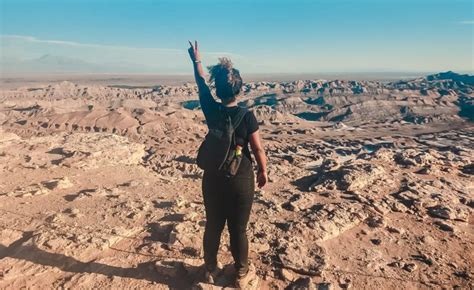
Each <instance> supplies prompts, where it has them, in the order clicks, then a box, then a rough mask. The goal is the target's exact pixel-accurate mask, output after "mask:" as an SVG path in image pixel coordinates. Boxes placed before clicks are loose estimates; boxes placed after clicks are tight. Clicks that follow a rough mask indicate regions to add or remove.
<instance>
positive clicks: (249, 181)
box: [202, 171, 255, 273]
mask: <svg viewBox="0 0 474 290" xmlns="http://www.w3.org/2000/svg"><path fill="white" fill-rule="evenodd" d="M254 191H255V181H254V174H253V172H252V171H250V172H249V174H248V175H247V176H245V177H233V178H225V177H222V176H217V175H215V174H212V173H208V172H204V177H203V180H202V192H203V196H204V205H205V208H206V229H205V232H204V261H205V264H206V266H207V268H208V269H209V270H213V269H214V268H215V267H216V265H217V251H218V249H219V244H220V239H221V233H222V230H223V229H224V225H225V223H226V221H227V228H228V230H229V234H230V249H231V252H232V256H233V257H234V261H235V268H236V270H237V271H238V272H239V273H245V272H247V270H248V251H249V246H248V240H247V223H248V221H249V216H250V211H251V209H252V201H253V195H254Z"/></svg>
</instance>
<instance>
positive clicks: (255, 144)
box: [249, 130, 268, 187]
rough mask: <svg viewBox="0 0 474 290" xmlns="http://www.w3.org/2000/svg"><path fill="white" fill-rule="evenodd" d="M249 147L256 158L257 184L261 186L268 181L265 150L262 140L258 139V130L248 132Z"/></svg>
mask: <svg viewBox="0 0 474 290" xmlns="http://www.w3.org/2000/svg"><path fill="white" fill-rule="evenodd" d="M249 141H250V147H252V152H253V155H254V156H255V160H257V165H258V172H257V184H258V187H263V186H265V184H266V183H267V181H268V176H267V157H266V155H265V150H263V146H262V142H261V141H260V134H259V133H258V130H257V131H255V132H253V133H252V134H250V138H249Z"/></svg>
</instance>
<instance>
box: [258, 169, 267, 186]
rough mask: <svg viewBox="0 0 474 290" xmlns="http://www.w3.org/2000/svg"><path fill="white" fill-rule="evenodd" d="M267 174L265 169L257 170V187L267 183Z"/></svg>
mask: <svg viewBox="0 0 474 290" xmlns="http://www.w3.org/2000/svg"><path fill="white" fill-rule="evenodd" d="M267 182H268V176H267V172H266V171H260V170H259V171H258V172H257V185H258V187H259V188H262V187H264V186H265V184H267Z"/></svg>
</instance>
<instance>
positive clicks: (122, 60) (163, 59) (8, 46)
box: [0, 35, 245, 72]
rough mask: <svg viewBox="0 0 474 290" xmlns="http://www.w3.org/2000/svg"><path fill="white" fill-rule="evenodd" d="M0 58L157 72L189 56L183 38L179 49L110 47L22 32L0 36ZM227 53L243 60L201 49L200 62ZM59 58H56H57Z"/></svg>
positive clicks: (179, 65) (178, 68)
mask: <svg viewBox="0 0 474 290" xmlns="http://www.w3.org/2000/svg"><path fill="white" fill-rule="evenodd" d="M0 43H1V46H0V48H1V53H0V57H1V60H3V61H4V62H5V61H6V62H10V63H11V62H12V61H31V60H35V59H39V58H41V57H42V56H44V55H49V56H55V57H60V58H66V59H76V60H79V61H83V62H88V63H91V64H95V65H98V66H102V67H104V68H106V67H109V68H111V67H114V68H115V67H117V66H120V67H122V68H123V69H124V70H127V68H129V69H130V71H132V70H133V71H137V70H140V69H143V70H146V71H157V72H187V71H189V69H190V68H189V58H188V53H187V42H186V41H183V49H174V48H155V47H133V46H114V45H103V44H91V43H81V42H76V41H63V40H51V39H40V38H37V37H34V36H26V35H0ZM222 56H227V57H230V58H232V59H233V60H234V61H235V62H236V63H238V62H239V61H240V62H242V61H245V58H244V57H243V56H241V55H238V54H235V53H230V52H203V53H202V57H203V61H205V62H206V63H213V62H216V61H217V58H218V57H222ZM58 59H59V58H58Z"/></svg>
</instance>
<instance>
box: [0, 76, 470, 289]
mask: <svg viewBox="0 0 474 290" xmlns="http://www.w3.org/2000/svg"><path fill="white" fill-rule="evenodd" d="M0 100H1V102H0V124H1V129H0V161H1V162H0V172H1V179H0V204H1V206H0V211H1V217H0V259H1V263H0V288H2V289H4V288H9V289H18V288H25V287H27V288H41V289H44V288H112V289H117V288H157V289H167V288H173V289H190V288H192V287H195V288H197V289H219V288H223V287H231V284H230V277H231V276H232V270H231V266H230V264H231V263H232V258H231V256H230V253H229V251H228V235H227V234H224V235H223V238H222V239H223V243H222V246H221V247H222V249H221V251H220V257H219V259H220V261H221V263H222V265H223V267H224V269H223V271H222V273H221V275H220V277H219V279H218V281H217V282H216V285H209V284H204V283H202V282H201V281H200V272H199V266H200V265H201V264H202V260H201V255H202V249H201V243H202V234H203V229H204V225H205V219H204V206H203V202H202V197H201V184H200V178H201V176H202V171H201V170H200V169H199V168H198V167H197V166H196V165H195V162H194V160H195V155H196V150H197V147H198V145H199V144H200V142H201V141H202V139H203V138H204V136H205V134H206V131H207V127H206V124H205V122H204V117H203V114H202V112H201V111H200V110H199V101H198V97H197V91H196V87H195V85H193V84H186V85H183V86H164V85H161V86H155V87H149V88H134V87H129V86H127V87H125V86H110V87H107V86H98V85H90V86H86V85H78V84H74V83H71V82H62V83H59V84H51V85H48V84H45V85H38V86H35V87H18V88H3V89H1V90H0ZM240 102H241V103H240V104H241V105H242V106H247V107H249V108H250V109H251V110H253V111H254V113H255V115H256V116H257V119H258V120H259V121H260V131H261V134H262V137H263V141H264V146H265V149H266V152H267V155H268V158H269V177H270V183H269V184H268V185H267V187H265V188H264V190H258V191H257V192H256V196H255V203H254V207H253V212H252V216H251V221H250V224H249V229H248V232H249V238H250V240H251V254H250V255H251V258H252V261H253V263H254V265H255V268H256V270H257V274H258V279H255V280H254V281H253V284H252V288H254V289H258V288H259V289H285V288H287V289H340V288H342V289H347V288H353V289H432V288H434V289H439V288H445V289H451V288H453V287H454V288H460V289H469V288H472V287H473V275H474V273H473V266H474V265H473V264H474V254H473V253H474V239H473V238H474V230H473V222H474V220H473V217H472V212H473V208H474V176H473V175H474V130H473V128H474V126H473V123H472V121H473V120H474V77H473V76H468V75H459V74H456V73H453V72H446V73H440V74H436V75H430V76H426V77H421V78H417V79H413V80H404V81H396V82H377V81H343V80H331V81H327V80H302V81H291V82H254V83H247V84H245V87H244V93H243V94H242V95H241V96H240Z"/></svg>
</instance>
